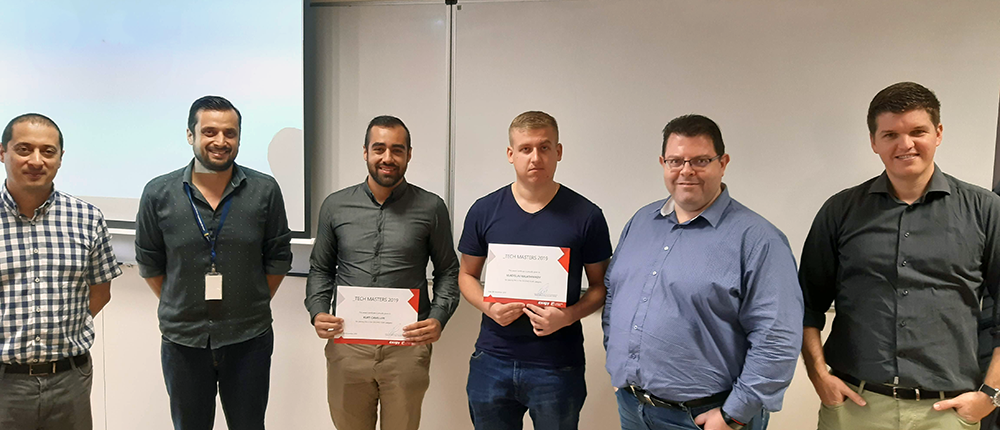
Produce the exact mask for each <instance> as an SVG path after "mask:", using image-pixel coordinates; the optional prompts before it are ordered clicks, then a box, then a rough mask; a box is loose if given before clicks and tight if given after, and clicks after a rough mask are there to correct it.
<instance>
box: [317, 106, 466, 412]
mask: <svg viewBox="0 0 1000 430" xmlns="http://www.w3.org/2000/svg"><path fill="white" fill-rule="evenodd" d="M363 154H364V159H365V161H366V162H367V164H368V178H367V179H366V180H365V181H364V182H362V183H360V184H358V185H354V186H351V187H348V188H345V189H343V190H340V191H337V192H336V193H333V194H331V195H330V196H329V197H327V198H326V200H325V201H324V202H323V207H322V209H320V214H319V230H318V232H317V233H316V244H315V245H314V246H313V251H312V256H311V258H310V269H309V280H308V283H307V284H306V300H305V305H306V308H307V309H308V310H309V315H310V317H311V321H312V323H313V326H314V327H315V329H316V334H317V335H318V336H319V337H320V338H321V339H328V342H327V345H326V359H327V390H328V401H329V404H330V417H331V418H332V419H333V424H334V425H335V426H336V427H337V428H338V429H340V430H371V429H374V428H375V422H376V420H377V419H379V420H380V421H381V423H382V425H381V427H382V430H415V429H416V428H417V427H418V426H419V424H420V405H421V403H422V402H423V398H424V392H425V391H426V390H427V386H428V385H429V383H430V376H429V370H430V357H431V343H433V342H435V341H437V340H438V339H439V338H440V337H441V330H442V329H443V328H444V326H445V324H446V323H447V322H448V319H449V318H450V317H451V315H452V313H454V312H455V308H456V307H457V306H458V258H457V257H456V256H455V250H454V248H453V242H452V235H451V220H450V219H449V217H448V208H447V207H446V206H445V204H444V202H443V201H442V200H441V198H440V197H438V196H437V195H435V194H434V193H431V192H428V191H425V190H423V189H422V188H420V187H417V186H416V185H412V184H409V183H407V182H406V180H405V179H404V178H403V175H404V174H405V173H406V165H407V163H409V161H410V157H411V156H412V155H413V152H412V148H411V146H410V131H409V130H408V129H407V128H406V125H404V124H403V122H402V121H400V120H399V118H396V117H391V116H379V117H376V118H374V119H372V120H371V122H370V123H369V124H368V131H367V132H366V133H365V145H364V153H363ZM428 259H430V260H431V261H432V262H433V263H434V274H433V276H434V280H433V288H434V299H433V300H430V298H429V297H428V292H427V260H428ZM338 285H343V286H354V287H388V288H404V289H417V290H419V291H420V297H419V311H418V313H417V320H418V321H417V322H416V323H413V324H410V325H407V326H405V327H403V335H404V336H405V337H406V339H407V340H409V341H410V342H412V343H413V346H401V345H362V344H344V343H334V342H333V339H334V337H336V336H338V335H340V334H342V333H343V332H344V320H343V318H339V317H337V316H336V315H337V309H336V306H335V304H334V303H335V301H334V298H335V291H336V287H337V286H338ZM379 403H381V407H379ZM379 410H381V415H380V416H379V417H376V411H379Z"/></svg>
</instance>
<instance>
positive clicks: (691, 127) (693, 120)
mask: <svg viewBox="0 0 1000 430" xmlns="http://www.w3.org/2000/svg"><path fill="white" fill-rule="evenodd" d="M671 134H679V135H681V136H686V137H695V136H708V137H710V138H712V146H713V147H714V148H715V155H722V154H725V153H726V144H724V143H722V130H719V125H718V124H716V123H715V121H712V120H711V119H709V118H708V117H706V116H702V115H695V114H689V115H681V116H679V117H677V118H674V119H672V120H670V122H668V123H667V126H666V127H663V147H661V148H660V156H663V155H664V154H666V153H667V139H669V138H670V135H671Z"/></svg>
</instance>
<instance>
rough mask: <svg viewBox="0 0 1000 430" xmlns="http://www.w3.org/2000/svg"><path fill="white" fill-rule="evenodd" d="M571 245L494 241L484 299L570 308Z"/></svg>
mask: <svg viewBox="0 0 1000 430" xmlns="http://www.w3.org/2000/svg"><path fill="white" fill-rule="evenodd" d="M568 278H569V248H560V247H558V246H535V245H505V244H500V243H491V244H490V245H489V249H488V255H487V257H486V284H485V286H484V287H483V301H486V302H495V303H512V302H520V303H531V304H535V305H539V306H555V307H557V308H564V307H566V290H567V288H566V286H567V285H566V282H567V279H568Z"/></svg>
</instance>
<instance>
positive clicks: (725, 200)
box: [656, 184, 732, 227]
mask: <svg viewBox="0 0 1000 430" xmlns="http://www.w3.org/2000/svg"><path fill="white" fill-rule="evenodd" d="M731 200H732V198H731V197H729V187H727V186H726V184H722V193H720V194H719V197H718V198H716V199H715V201H714V202H712V204H711V205H709V207H708V208H707V209H705V210H703V211H701V213H700V214H698V215H695V216H694V218H691V219H690V220H688V221H687V222H685V223H684V224H690V223H691V222H692V221H694V220H696V219H698V218H704V219H705V221H708V223H709V224H710V225H711V226H713V227H715V226H717V225H718V224H719V220H720V219H722V213H723V212H725V210H726V208H727V207H729V202H730V201H731ZM656 212H657V213H659V215H660V216H663V217H665V218H670V219H672V220H674V221H677V216H676V214H675V215H674V216H673V217H670V214H673V213H674V199H673V197H669V198H667V201H665V202H663V206H662V207H661V208H659V209H658V210H657V211H656Z"/></svg>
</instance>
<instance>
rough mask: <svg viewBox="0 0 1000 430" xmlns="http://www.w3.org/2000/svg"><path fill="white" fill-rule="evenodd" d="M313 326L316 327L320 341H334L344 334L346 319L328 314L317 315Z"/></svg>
mask: <svg viewBox="0 0 1000 430" xmlns="http://www.w3.org/2000/svg"><path fill="white" fill-rule="evenodd" d="M313 326H314V327H316V335H317V336H319V338H320V339H333V338H334V337H335V336H337V335H339V334H343V333H344V319H343V318H339V317H335V316H333V315H330V314H328V313H326V312H320V313H318V314H316V318H313Z"/></svg>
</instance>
